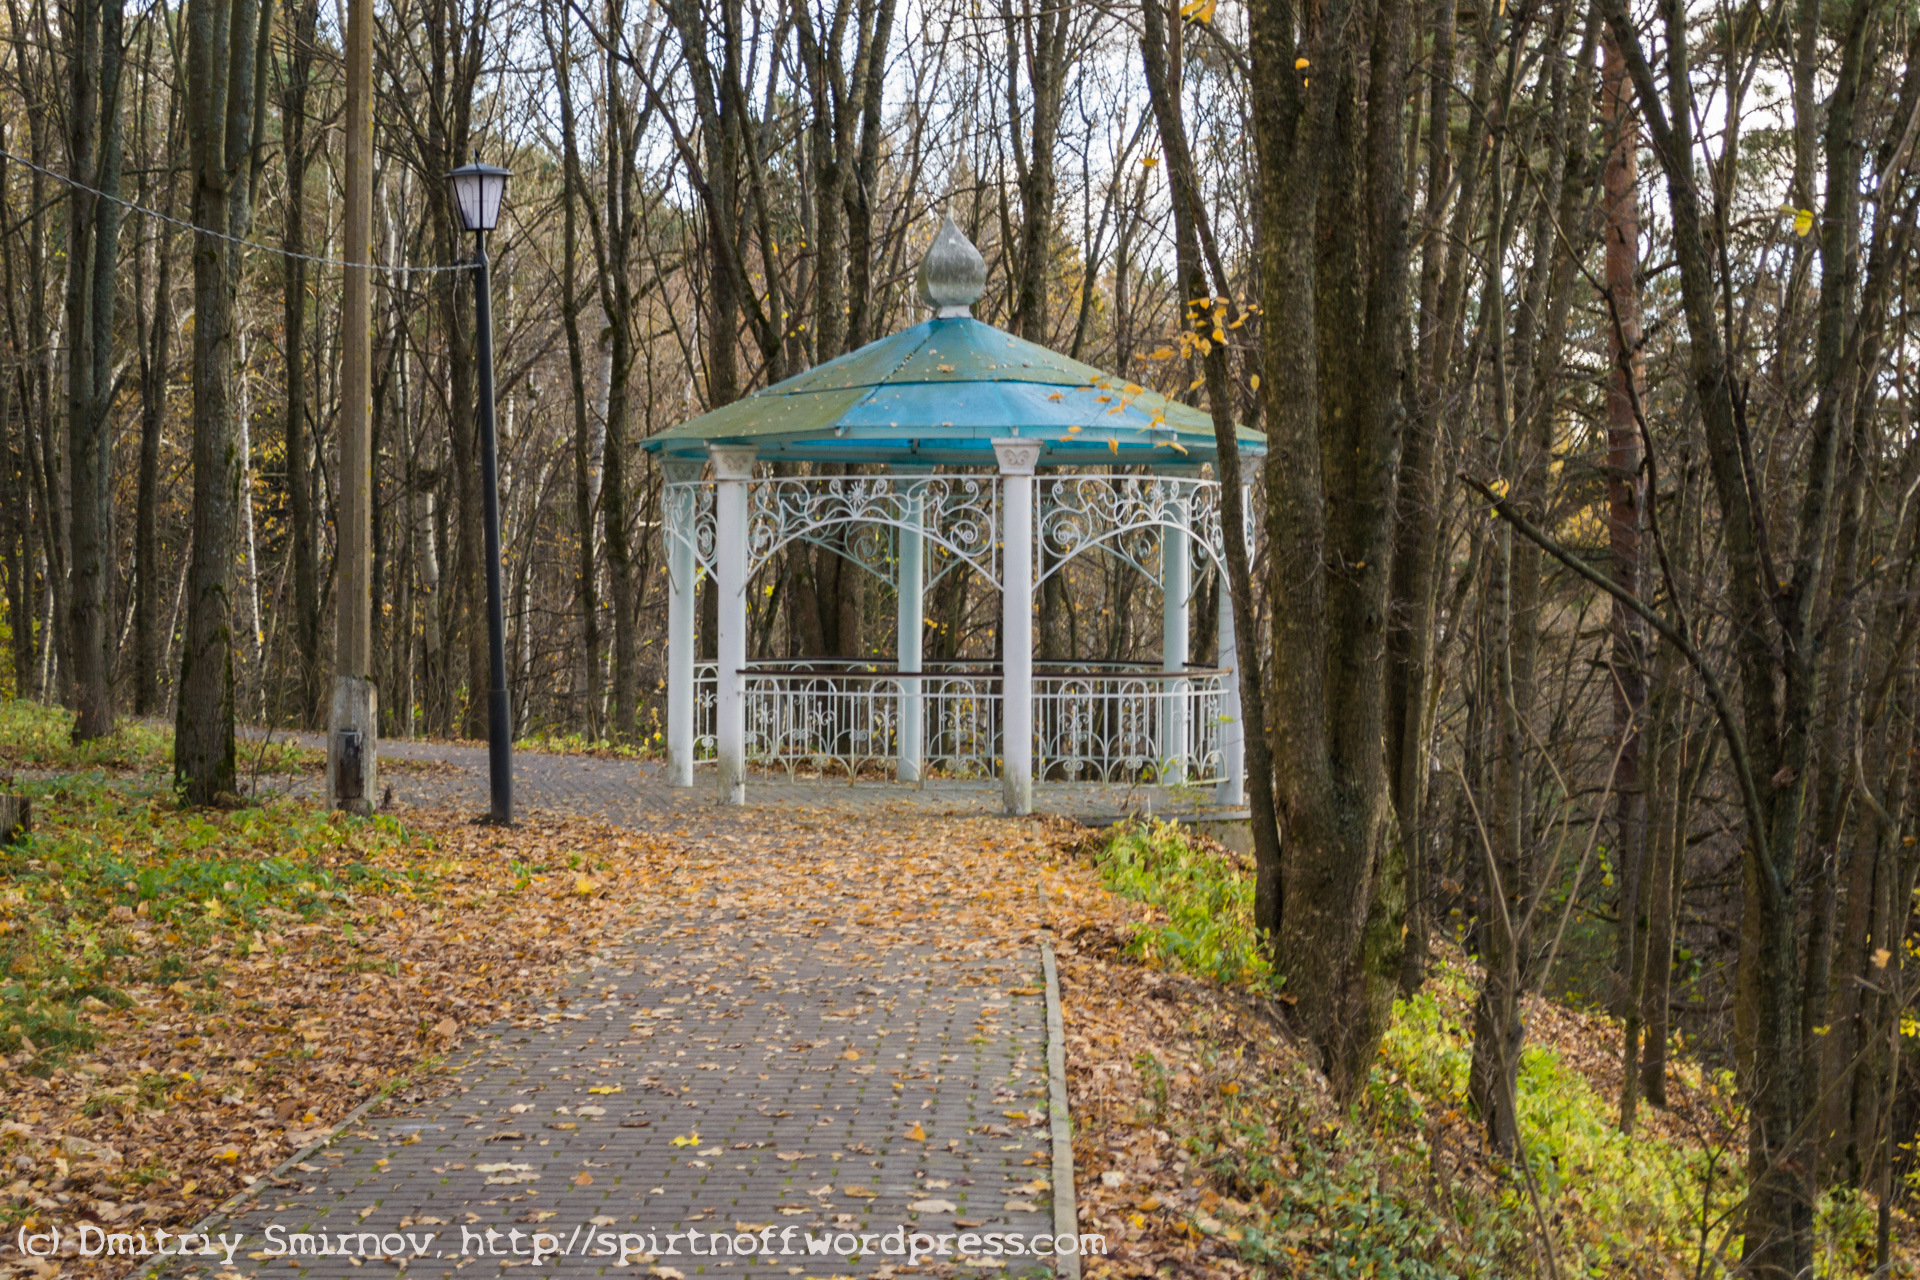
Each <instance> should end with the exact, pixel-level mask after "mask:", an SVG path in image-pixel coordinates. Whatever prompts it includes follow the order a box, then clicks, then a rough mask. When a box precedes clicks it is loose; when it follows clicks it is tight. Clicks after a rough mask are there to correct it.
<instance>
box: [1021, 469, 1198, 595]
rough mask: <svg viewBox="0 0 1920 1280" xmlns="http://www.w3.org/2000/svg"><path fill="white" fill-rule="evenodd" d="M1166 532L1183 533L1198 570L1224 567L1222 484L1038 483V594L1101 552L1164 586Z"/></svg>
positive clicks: (1131, 478) (1120, 478)
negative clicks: (1078, 560)
mask: <svg viewBox="0 0 1920 1280" xmlns="http://www.w3.org/2000/svg"><path fill="white" fill-rule="evenodd" d="M1168 529H1180V530H1185V531H1186V532H1187V533H1188V534H1189V535H1190V537H1189V539H1188V545H1189V549H1190V552H1191V554H1192V556H1193V561H1194V565H1195V567H1197V568H1205V567H1206V565H1208V564H1209V563H1216V564H1217V563H1219V562H1220V560H1221V558H1222V556H1223V555H1224V553H1225V544H1224V543H1223V542H1222V541H1221V531H1220V485H1219V483H1218V482H1216V481H1213V480H1201V479H1198V478H1194V477H1188V476H1154V475H1140V476H1136V475H1073V476H1058V477H1050V478H1046V479H1043V480H1042V481H1041V482H1040V502H1039V537H1038V539H1037V540H1036V547H1035V554H1036V555H1037V556H1038V558H1039V563H1038V564H1037V565H1036V566H1035V573H1034V585H1035V586H1036V587H1037V586H1038V585H1039V584H1040V583H1041V582H1043V581H1045V580H1046V579H1047V578H1048V577H1050V576H1051V575H1053V574H1055V573H1057V572H1059V571H1060V569H1061V568H1062V566H1064V565H1065V564H1066V563H1067V562H1068V561H1070V560H1072V559H1073V558H1074V557H1075V556H1078V555H1080V554H1082V553H1083V552H1087V551H1092V550H1095V549H1099V550H1102V551H1105V552H1107V554H1109V555H1112V556H1116V557H1118V558H1119V559H1121V560H1123V561H1125V562H1126V563H1128V564H1130V565H1132V566H1133V567H1134V568H1135V569H1137V570H1139V571H1140V572H1141V573H1142V574H1144V575H1145V576H1146V577H1148V578H1149V579H1151V580H1152V581H1154V582H1156V583H1157V582H1159V581H1160V549H1161V546H1162V543H1163V539H1164V535H1165V532H1166V531H1167V530H1168Z"/></svg>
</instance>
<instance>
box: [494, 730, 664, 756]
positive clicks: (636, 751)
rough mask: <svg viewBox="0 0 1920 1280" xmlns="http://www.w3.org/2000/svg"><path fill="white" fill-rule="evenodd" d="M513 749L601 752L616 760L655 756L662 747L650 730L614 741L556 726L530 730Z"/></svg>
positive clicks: (546, 752) (557, 753)
mask: <svg viewBox="0 0 1920 1280" xmlns="http://www.w3.org/2000/svg"><path fill="white" fill-rule="evenodd" d="M513 749H514V750H515V751H536V752H540V753H542V754H544V755H554V756H600V757H603V758H606V759H618V760H651V759H656V758H658V757H659V756H660V755H661V754H662V753H663V752H664V751H665V750H666V748H665V746H664V745H663V740H662V739H661V737H660V735H659V734H657V733H656V734H652V735H650V736H648V737H645V738H642V739H641V740H640V741H638V742H614V741H611V740H609V739H607V738H589V737H587V736H586V735H585V734H580V733H560V732H558V731H555V730H548V731H545V732H539V733H531V734H528V735H527V736H526V737H524V738H521V739H519V740H518V741H516V742H515V743H514V744H513Z"/></svg>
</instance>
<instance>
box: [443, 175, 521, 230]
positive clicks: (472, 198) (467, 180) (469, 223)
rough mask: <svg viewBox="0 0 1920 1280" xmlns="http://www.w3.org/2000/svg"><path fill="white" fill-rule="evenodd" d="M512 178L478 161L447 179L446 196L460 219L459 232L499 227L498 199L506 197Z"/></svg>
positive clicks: (448, 176)
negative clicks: (508, 181) (450, 200)
mask: <svg viewBox="0 0 1920 1280" xmlns="http://www.w3.org/2000/svg"><path fill="white" fill-rule="evenodd" d="M512 176H513V174H512V173H511V172H509V171H508V170H506V169H502V168H499V167H498V166H496V165H490V164H481V163H480V162H479V161H478V160H475V161H473V162H472V163H471V164H463V165H461V166H460V167H459V168H458V169H455V170H454V171H453V172H452V173H450V174H448V175H447V192H448V194H450V195H451V196H452V197H453V207H454V210H455V211H456V212H457V213H458V214H459V215H460V229H461V230H463V231H491V230H493V229H494V227H495V226H496V225H498V224H499V222H500V198H501V197H502V196H503V195H505V194H506V190H507V179H508V178H510V177H512Z"/></svg>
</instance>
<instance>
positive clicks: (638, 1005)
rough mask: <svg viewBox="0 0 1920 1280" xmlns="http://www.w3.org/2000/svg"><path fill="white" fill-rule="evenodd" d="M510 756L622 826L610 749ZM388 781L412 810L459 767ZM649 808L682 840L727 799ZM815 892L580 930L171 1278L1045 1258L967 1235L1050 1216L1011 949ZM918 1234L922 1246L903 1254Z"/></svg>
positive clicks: (1030, 1057) (883, 1265) (531, 790)
mask: <svg viewBox="0 0 1920 1280" xmlns="http://www.w3.org/2000/svg"><path fill="white" fill-rule="evenodd" d="M392 745H396V746H402V749H406V748H405V747H404V745H403V744H392ZM411 750H413V751H416V752H423V753H424V752H425V751H428V750H431V751H434V752H436V753H447V752H449V751H457V750H460V749H457V748H456V749H449V748H444V747H440V748H423V747H418V746H416V747H413V748H411ZM476 754H477V753H476ZM442 758H445V756H444V755H443V756H442ZM519 763H520V766H521V770H522V773H521V777H522V781H523V790H522V793H521V794H522V796H523V798H524V799H525V801H526V802H528V803H530V804H538V805H539V807H541V808H546V809H550V810H556V811H574V812H581V813H583V814H591V815H594V816H605V817H607V818H611V819H613V820H616V821H618V820H620V819H621V818H623V817H624V818H627V819H628V820H629V821H631V820H632V815H633V812H634V810H633V809H632V808H630V807H628V808H623V807H621V806H622V805H623V804H626V805H631V803H632V802H631V800H630V793H631V788H632V782H631V779H632V777H633V770H634V766H633V765H631V764H628V763H623V762H603V761H598V760H579V759H577V758H568V757H556V756H543V757H535V756H531V755H525V756H522V757H520V760H519ZM391 777H392V780H393V781H395V783H396V786H408V785H410V783H409V780H410V779H411V780H412V784H414V798H415V799H416V801H418V800H425V799H429V798H431V799H433V800H437V801H439V802H442V803H445V802H447V801H448V800H450V799H453V800H457V797H458V795H459V794H460V793H459V792H455V791H454V787H456V786H461V787H464V786H472V785H473V782H472V780H470V779H467V780H462V779H457V778H455V779H449V777H448V776H447V775H445V774H433V773H416V774H405V773H395V774H394V775H391ZM614 778H619V779H622V780H623V781H621V782H620V783H618V784H613V783H611V782H610V781H609V780H611V779H614ZM431 787H439V788H441V791H440V793H438V794H434V793H433V792H431V791H430V790H429V788H431ZM616 788H617V789H616ZM450 792H451V793H452V794H449V793H450ZM477 798H478V797H477V796H476V799H477ZM596 800H598V801H599V804H598V805H596V804H595V803H594V802H595V801H596ZM656 816H658V817H660V818H662V819H667V820H670V821H672V822H674V823H676V824H677V827H678V829H679V830H681V831H684V832H687V833H688V834H690V835H692V836H693V838H695V839H699V838H700V836H701V835H702V834H706V831H705V828H707V827H708V826H709V824H710V822H711V820H712V819H713V818H715V817H732V816H733V815H726V814H716V813H715V812H714V811H713V810H711V809H709V810H707V811H706V813H705V814H702V813H701V811H700V810H699V809H697V808H689V809H685V810H674V811H668V812H667V813H656ZM703 818H705V819H707V821H703V820H702V819H703ZM735 820H736V821H737V820H738V819H737V818H735ZM689 828H692V830H689ZM714 838H716V839H718V840H722V841H725V840H726V839H727V838H728V837H727V836H726V835H725V834H721V833H715V835H714ZM822 898H823V900H822V901H821V902H819V903H817V904H806V903H801V904H796V905H795V908H794V913H793V914H791V915H788V916H786V917H784V918H775V919H771V920H770V919H767V918H766V917H765V916H754V917H752V918H749V917H748V913H747V912H745V911H742V910H736V909H735V908H734V907H733V906H731V905H729V904H728V903H727V902H726V900H725V899H724V898H722V897H718V896H716V897H713V898H711V899H708V900H705V901H704V902H703V905H702V906H701V908H699V909H698V910H696V911H695V912H694V913H692V914H690V915H687V916H685V917H683V918H680V919H678V920H677V921H676V922H675V923H674V924H672V925H670V926H668V927H666V928H662V929H657V930H654V931H653V932H651V933H649V934H647V935H646V936H639V935H637V934H636V935H635V936H631V937H629V938H627V939H624V940H622V941H619V942H616V943H610V944H607V945H604V946H601V947H600V948H598V949H597V950H596V951H594V952H593V953H592V954H590V955H588V956H584V957H583V958H582V962H581V968H580V971H579V972H578V973H577V974H576V975H575V977H574V979H573V981H572V982H571V983H570V985H569V986H568V987H567V988H566V989H565V990H564V991H563V992H561V993H560V994H559V995H557V996H556V997H555V998H554V1000H553V1001H552V1003H551V1004H550V1005H549V1006H548V1007H547V1008H546V1009H544V1010H543V1011H542V1012H541V1013H540V1014H539V1015H537V1016H534V1017H529V1018H525V1019H521V1020H518V1021H512V1022H503V1023H496V1024H494V1025H493V1026H491V1027H488V1028H485V1029H483V1030H480V1031H478V1032H477V1033H476V1034H475V1035H474V1036H473V1037H472V1038H471V1039H470V1040H469V1041H468V1043H467V1044H466V1045H464V1046H463V1047H462V1049H461V1051H460V1052H461V1055H462V1056H461V1057H460V1058H459V1059H457V1061H456V1064H455V1066H454V1068H453V1077H454V1078H453V1085H454V1088H453V1090H452V1091H450V1092H448V1093H446V1094H445V1095H444V1096H442V1097H441V1098H439V1099H438V1100H435V1101H430V1102H426V1103H421V1104H416V1105H413V1106H400V1107H397V1108H396V1107H390V1108H389V1111H388V1112H387V1113H385V1114H382V1115H380V1116H379V1117H378V1118H377V1119H368V1120H367V1121H366V1122H364V1123H363V1124H361V1125H359V1126H356V1127H355V1128H354V1129H352V1130H350V1131H349V1132H348V1133H346V1134H343V1135H342V1136H341V1137H340V1138H339V1139H337V1140H336V1141H335V1143H334V1144H333V1146H332V1147H331V1148H329V1149H327V1150H325V1151H324V1152H322V1153H321V1154H319V1155H317V1156H315V1157H313V1158H311V1159H309V1160H307V1161H305V1162H303V1163H301V1164H300V1165H298V1166H296V1167H295V1168H293V1169H291V1170H289V1171H288V1172H289V1177H288V1178H286V1179H284V1180H282V1181H281V1182H278V1183H275V1184H273V1185H270V1186H268V1187H266V1188H264V1189H263V1191H262V1193H261V1194H259V1195H258V1196H256V1198H255V1199H254V1201H253V1202H252V1203H251V1204H250V1205H249V1206H248V1207H247V1208H246V1209H245V1210H244V1211H243V1212H241V1213H239V1214H238V1215H237V1216H236V1217H235V1218H234V1219H233V1220H231V1221H229V1222H226V1223H223V1224H220V1225H217V1226H215V1227H214V1228H213V1229H214V1230H215V1231H216V1232H224V1233H226V1234H227V1235H228V1236H229V1237H231V1236H232V1235H233V1234H234V1233H244V1235H245V1240H244V1242H243V1243H241V1244H240V1246H239V1248H238V1250H237V1252H236V1253H235V1255H234V1257H233V1259H232V1263H231V1266H229V1265H227V1264H226V1263H225V1261H224V1260H223V1259H221V1258H218V1257H214V1258H197V1259H191V1260H188V1261H185V1262H182V1263H177V1264H174V1267H173V1269H172V1271H170V1272H169V1274H198V1275H200V1276H202V1277H221V1276H228V1275H234V1274H248V1275H264V1276H275V1275H287V1276H289V1277H292V1276H296V1275H297V1276H346V1275H350V1274H354V1273H356V1272H359V1273H360V1274H361V1275H364V1274H365V1272H364V1270H362V1269H363V1268H364V1267H369V1266H370V1267H379V1268H385V1269H387V1270H388V1271H390V1272H391V1271H397V1272H399V1273H401V1274H404V1275H408V1276H413V1277H418V1278H420V1280H451V1278H452V1277H469V1278H472V1277H482V1276H499V1275H508V1274H512V1270H511V1269H516V1268H519V1267H523V1266H524V1267H531V1268H534V1269H535V1270H537V1271H539V1272H542V1273H546V1272H564V1273H567V1274H588V1273H591V1274H602V1273H605V1274H613V1275H644V1274H654V1275H658V1276H661V1277H665V1278H666V1280H674V1277H676V1276H678V1277H688V1278H690V1277H694V1276H707V1277H715V1276H782V1277H787V1276H808V1277H820V1278H825V1277H835V1276H854V1275H860V1276H867V1275H871V1276H874V1277H876V1280H888V1277H890V1276H891V1275H892V1274H893V1273H894V1272H895V1271H901V1272H902V1273H903V1275H920V1274H940V1275H949V1274H954V1275H963V1276H964V1275H981V1276H1007V1277H1013V1276H1027V1275H1045V1274H1050V1273H1051V1271H1052V1267H1051V1264H1050V1263H1048V1262H1046V1261H1040V1260H1036V1259H1035V1258H1033V1257H1031V1256H1015V1255H1012V1254H1011V1253H1010V1252H1009V1250H1010V1249H1011V1246H1009V1245H1007V1244H1005V1243H1000V1244H995V1243H992V1241H993V1239H994V1238H996V1237H1003V1236H1004V1235H1005V1234H1007V1233H1012V1234H1014V1235H1017V1236H1019V1237H1020V1238H1021V1239H1022V1241H1023V1242H1024V1241H1025V1240H1026V1239H1027V1238H1028V1237H1030V1236H1032V1235H1043V1234H1044V1235H1050V1234H1051V1231H1052V1218H1051V1207H1052V1200H1051V1189H1050V1187H1049V1185H1048V1181H1047V1179H1048V1175H1049V1161H1050V1156H1051V1148H1050V1145H1049V1139H1048V1128H1047V1123H1046V1096H1047V1078H1046V1043H1045V1042H1046V1001H1045V994H1044V986H1043V980H1042V977H1041V971H1040V964H1039V957H1038V954H1037V952H1035V951H1034V950H1033V949H1032V948H1031V947H1023V948H1021V949H1020V950H1019V951H1017V952H1015V953H1013V954H1012V955H1009V956H1003V957H1002V958H998V959H993V958H981V957H977V956H967V955H964V954H961V953H957V952H955V951H946V952H942V951H939V950H937V949H936V948H935V947H934V946H933V945H932V942H931V941H929V942H928V943H926V944H918V943H909V944H906V945H899V944H895V945H893V946H891V947H889V946H884V945H880V944H878V943H872V942H870V941H869V940H868V939H867V938H865V937H864V936H863V932H862V930H861V928H860V926H859V925H858V924H856V923H855V922H854V920H853V919H852V918H851V917H850V916H848V915H847V914H846V912H845V911H844V910H836V909H835V905H834V902H833V895H830V894H826V893H823V895H822ZM912 1236H917V1237H918V1239H917V1240H916V1239H911V1238H910V1237H912ZM342 1237H350V1239H346V1240H343V1239H342ZM966 1237H979V1238H978V1239H972V1238H966ZM810 1240H811V1241H812V1242H813V1244H812V1247H813V1248H814V1249H816V1250H817V1249H820V1248H822V1247H824V1248H825V1249H826V1250H827V1252H826V1253H824V1254H822V1253H818V1252H814V1253H810V1252H809V1241H810ZM916 1244H917V1245H919V1246H920V1247H922V1248H926V1247H931V1248H933V1249H935V1250H944V1252H935V1253H933V1254H932V1255H931V1256H928V1257H923V1258H921V1259H919V1263H920V1265H919V1267H918V1268H917V1269H916V1270H913V1271H908V1270H906V1268H907V1265H908V1263H909V1262H910V1261H912V1258H911V1257H908V1256H901V1254H900V1250H901V1248H902V1246H906V1247H908V1248H911V1247H913V1246H914V1245H916ZM962 1245H966V1246H969V1247H970V1252H969V1253H963V1252H962V1251H961V1246H962ZM536 1246H537V1248H538V1250H539V1253H540V1254H541V1255H544V1256H540V1257H538V1258H536V1256H535V1249H536ZM1023 1247H1024V1245H1023ZM325 1249H331V1250H333V1252H332V1253H331V1254H328V1253H324V1252H322V1250H325ZM996 1253H997V1254H998V1256H995V1255H996Z"/></svg>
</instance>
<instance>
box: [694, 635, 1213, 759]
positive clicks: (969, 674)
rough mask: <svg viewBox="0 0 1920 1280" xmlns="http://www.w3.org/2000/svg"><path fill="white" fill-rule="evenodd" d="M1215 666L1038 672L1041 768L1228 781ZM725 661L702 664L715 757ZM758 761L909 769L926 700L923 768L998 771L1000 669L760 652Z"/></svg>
mask: <svg viewBox="0 0 1920 1280" xmlns="http://www.w3.org/2000/svg"><path fill="white" fill-rule="evenodd" d="M1226 678H1227V677H1226V675H1225V674H1224V673H1223V672H1220V671H1217V670H1213V669H1210V668H1189V669H1187V670H1186V671H1185V672H1179V673H1174V672H1162V671H1154V670H1151V669H1147V668H1143V667H1137V666H1130V665H1126V664H1111V665H1104V666H1103V665H1100V664H1089V665H1087V666H1079V665H1076V666H1075V667H1073V668H1070V669H1048V668H1043V669H1042V670H1041V671H1040V672H1038V673H1037V674H1036V675H1035V677H1034V689H1033V761H1034V763H1033V768H1034V777H1035V778H1036V779H1038V780H1040V781H1056V782H1145V781H1151V782H1160V783H1172V782H1188V783H1209V782H1216V781H1218V780H1220V778H1221V777H1222V776H1223V775H1224V770H1225V761H1224V759H1223V755H1222V747H1221V732H1220V728H1221V724H1222V719H1221V717H1222V707H1223V701H1222V695H1223V692H1224V682H1225V680H1226ZM716 681H717V672H716V669H715V666H714V664H713V663H710V662H708V663H700V664H698V665H697V666H696V667H695V669H694V756H695V759H696V760H700V761H703V762H704V761H709V760H712V759H713V758H714V717H715V696H714V695H715V692H716ZM741 684H742V691H743V694H744V702H745V705H744V707H743V708H742V710H743V714H744V716H745V719H746V747H747V758H748V760H749V761H750V762H751V763H753V764H755V765H758V766H760V767H762V768H773V769H784V770H785V771H787V773H789V774H790V775H791V774H795V773H798V772H800V771H803V770H805V771H809V772H817V773H819V774H821V775H823V776H835V775H838V776H841V777H845V778H848V779H849V780H851V779H854V778H860V777H870V778H888V777H895V776H898V770H899V764H900V755H901V745H902V744H901V733H902V726H903V725H908V724H911V723H912V721H913V717H912V716H910V715H909V714H908V711H909V709H910V707H911V706H912V705H913V704H914V703H916V702H917V705H918V708H919V716H918V722H919V724H918V734H919V751H918V752H917V753H916V756H915V758H916V759H917V760H918V761H919V767H920V771H921V776H923V777H948V778H991V777H997V776H999V773H1000V735H1001V725H1002V708H1001V700H1002V699H1001V688H1000V673H999V671H998V669H997V668H996V667H993V666H989V665H987V664H980V663H950V664H938V663H928V664H927V667H926V669H925V670H924V671H921V672H917V673H916V672H901V671H898V670H895V669H892V668H887V667H881V666H877V665H875V664H872V663H865V662H858V661H851V660H831V659H828V660H819V661H808V662H804V663H786V662H758V663H750V664H749V665H748V668H747V670H746V671H745V672H743V673H742V680H741Z"/></svg>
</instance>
